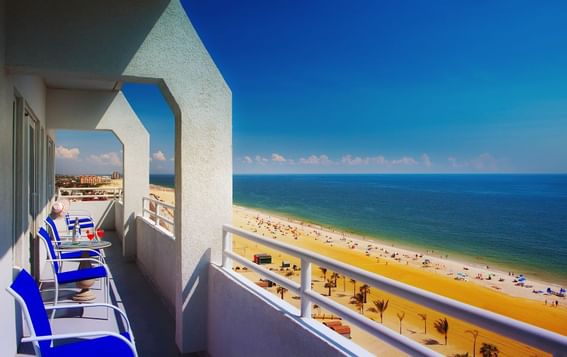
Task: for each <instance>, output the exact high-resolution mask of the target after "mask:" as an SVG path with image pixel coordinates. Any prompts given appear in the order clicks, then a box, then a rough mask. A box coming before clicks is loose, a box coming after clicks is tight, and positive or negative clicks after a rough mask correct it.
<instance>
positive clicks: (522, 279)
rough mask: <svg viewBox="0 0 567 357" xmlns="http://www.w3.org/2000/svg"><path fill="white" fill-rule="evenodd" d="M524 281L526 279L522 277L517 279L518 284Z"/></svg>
mask: <svg viewBox="0 0 567 357" xmlns="http://www.w3.org/2000/svg"><path fill="white" fill-rule="evenodd" d="M525 281H526V278H525V277H524V276H523V275H520V277H519V278H518V282H520V283H523V282H525Z"/></svg>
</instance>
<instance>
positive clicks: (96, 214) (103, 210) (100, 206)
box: [63, 196, 116, 231]
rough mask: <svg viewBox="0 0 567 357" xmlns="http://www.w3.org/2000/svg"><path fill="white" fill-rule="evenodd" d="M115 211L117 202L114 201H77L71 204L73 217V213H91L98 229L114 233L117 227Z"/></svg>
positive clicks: (70, 212) (70, 210)
mask: <svg viewBox="0 0 567 357" xmlns="http://www.w3.org/2000/svg"><path fill="white" fill-rule="evenodd" d="M63 197H64V196H63ZM115 210H116V201H114V200H108V201H76V202H72V203H71V206H70V209H69V215H70V216H71V217H73V212H80V211H82V212H85V211H86V212H89V213H90V214H91V217H92V218H93V219H94V221H95V224H96V227H97V228H101V229H104V230H112V231H113V230H114V229H115V227H116V218H115V215H116V213H115Z"/></svg>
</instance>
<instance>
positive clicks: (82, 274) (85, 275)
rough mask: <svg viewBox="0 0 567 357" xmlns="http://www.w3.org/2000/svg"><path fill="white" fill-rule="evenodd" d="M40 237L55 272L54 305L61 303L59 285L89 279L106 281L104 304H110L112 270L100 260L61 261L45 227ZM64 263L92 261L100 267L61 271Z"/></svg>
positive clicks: (53, 313)
mask: <svg viewBox="0 0 567 357" xmlns="http://www.w3.org/2000/svg"><path fill="white" fill-rule="evenodd" d="M38 237H39V238H40V239H41V240H42V241H43V244H44V245H45V248H46V250H47V254H48V255H49V257H50V259H47V261H48V262H51V268H52V270H53V281H54V283H55V298H54V302H53V305H57V302H58V301H59V285H63V284H68V283H76V282H77V281H81V280H88V279H104V284H102V281H101V284H102V285H103V286H104V302H105V303H108V301H109V300H110V286H109V278H110V270H108V267H107V266H106V264H101V263H100V261H99V260H97V259H94V258H74V259H61V258H58V257H57V253H56V252H55V248H53V244H51V238H50V237H49V233H47V230H46V229H45V228H43V227H41V228H40V229H39V231H38ZM63 261H65V262H69V261H73V262H84V261H90V262H94V263H96V264H99V266H96V267H93V268H86V269H77V270H72V271H65V272H63V271H61V269H60V267H59V264H60V263H62V262H63ZM55 310H56V309H53V311H52V313H51V318H52V319H53V317H54V316H55Z"/></svg>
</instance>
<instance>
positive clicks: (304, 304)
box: [300, 257, 312, 318]
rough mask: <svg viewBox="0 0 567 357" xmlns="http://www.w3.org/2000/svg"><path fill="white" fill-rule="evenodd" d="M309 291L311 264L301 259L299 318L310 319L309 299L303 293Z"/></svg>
mask: <svg viewBox="0 0 567 357" xmlns="http://www.w3.org/2000/svg"><path fill="white" fill-rule="evenodd" d="M307 291H311V262H310V261H309V260H308V259H306V258H305V257H301V294H300V296H301V317H303V318H311V305H312V304H311V299H310V298H309V296H307V294H306V293H305V292H307Z"/></svg>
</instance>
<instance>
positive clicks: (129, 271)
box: [17, 232, 180, 356]
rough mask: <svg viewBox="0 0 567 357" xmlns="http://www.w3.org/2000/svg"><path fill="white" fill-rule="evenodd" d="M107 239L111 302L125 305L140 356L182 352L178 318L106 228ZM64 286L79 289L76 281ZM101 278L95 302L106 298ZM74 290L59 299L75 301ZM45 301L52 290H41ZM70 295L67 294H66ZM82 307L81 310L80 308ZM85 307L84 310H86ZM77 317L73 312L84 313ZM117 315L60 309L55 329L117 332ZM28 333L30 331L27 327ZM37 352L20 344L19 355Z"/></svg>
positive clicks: (44, 274)
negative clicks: (70, 298) (127, 259)
mask: <svg viewBox="0 0 567 357" xmlns="http://www.w3.org/2000/svg"><path fill="white" fill-rule="evenodd" d="M104 239H105V240H109V241H110V242H112V247H110V248H108V249H106V250H105V253H106V261H107V264H108V266H109V268H110V271H111V273H112V277H111V280H110V285H111V294H110V295H111V300H112V304H114V305H116V306H118V307H120V308H121V309H123V310H124V311H125V312H126V314H127V315H128V319H129V320H130V324H131V326H132V330H133V332H134V335H135V339H136V347H137V350H138V354H139V355H140V356H179V355H180V354H179V352H178V349H177V346H176V345H175V321H174V319H173V317H172V316H171V315H170V314H169V313H168V311H167V309H166V307H165V305H164V304H163V302H162V301H161V300H160V297H159V296H158V294H157V293H156V292H155V290H154V288H153V286H151V285H150V284H149V283H148V281H147V280H146V279H145V278H144V276H143V275H142V273H141V272H140V271H139V270H138V268H137V266H136V263H134V262H126V261H125V260H124V259H122V256H121V250H122V245H121V241H120V239H119V238H118V237H117V236H116V234H115V233H114V232H107V233H106V235H105V238H104ZM72 264H73V263H67V264H65V266H64V269H65V270H67V269H73V268H74V267H73V266H72ZM42 278H45V279H49V280H52V278H53V276H52V273H51V268H50V267H49V266H46V267H45V268H44V269H43V271H42ZM51 286H52V283H51V282H44V283H43V284H42V289H46V288H47V289H48V288H50V287H51ZM65 287H67V288H72V289H73V290H74V291H78V290H77V289H76V288H75V285H74V284H68V285H66V286H65ZM99 287H100V285H99V283H98V281H97V282H96V283H95V284H94V285H93V291H94V292H95V294H96V295H97V299H96V300H95V301H96V302H103V301H104V299H103V294H102V291H101V290H100V288H99ZM74 291H63V292H61V291H60V293H59V296H60V302H61V301H63V302H72V301H71V300H69V299H68V297H69V296H71V295H72V294H74ZM42 295H43V298H44V301H45V302H51V301H52V299H53V294H52V293H51V292H44V293H42ZM65 297H67V298H65ZM78 310H80V311H78ZM83 310H84V311H83ZM81 315H83V318H77V317H73V316H81ZM117 317H118V316H115V315H114V314H110V315H109V318H108V319H106V313H105V309H101V308H90V309H75V310H74V311H73V310H68V311H58V312H57V314H56V317H55V320H54V321H53V323H52V330H53V333H68V332H79V331H89V330H105V331H113V332H116V331H118V330H121V329H120V328H119V326H122V324H121V323H120V322H119V319H118V320H117ZM24 334H27V331H24ZM30 355H34V350H33V347H32V345H31V344H30V343H25V344H22V345H21V346H20V349H19V354H18V355H17V356H30Z"/></svg>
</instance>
